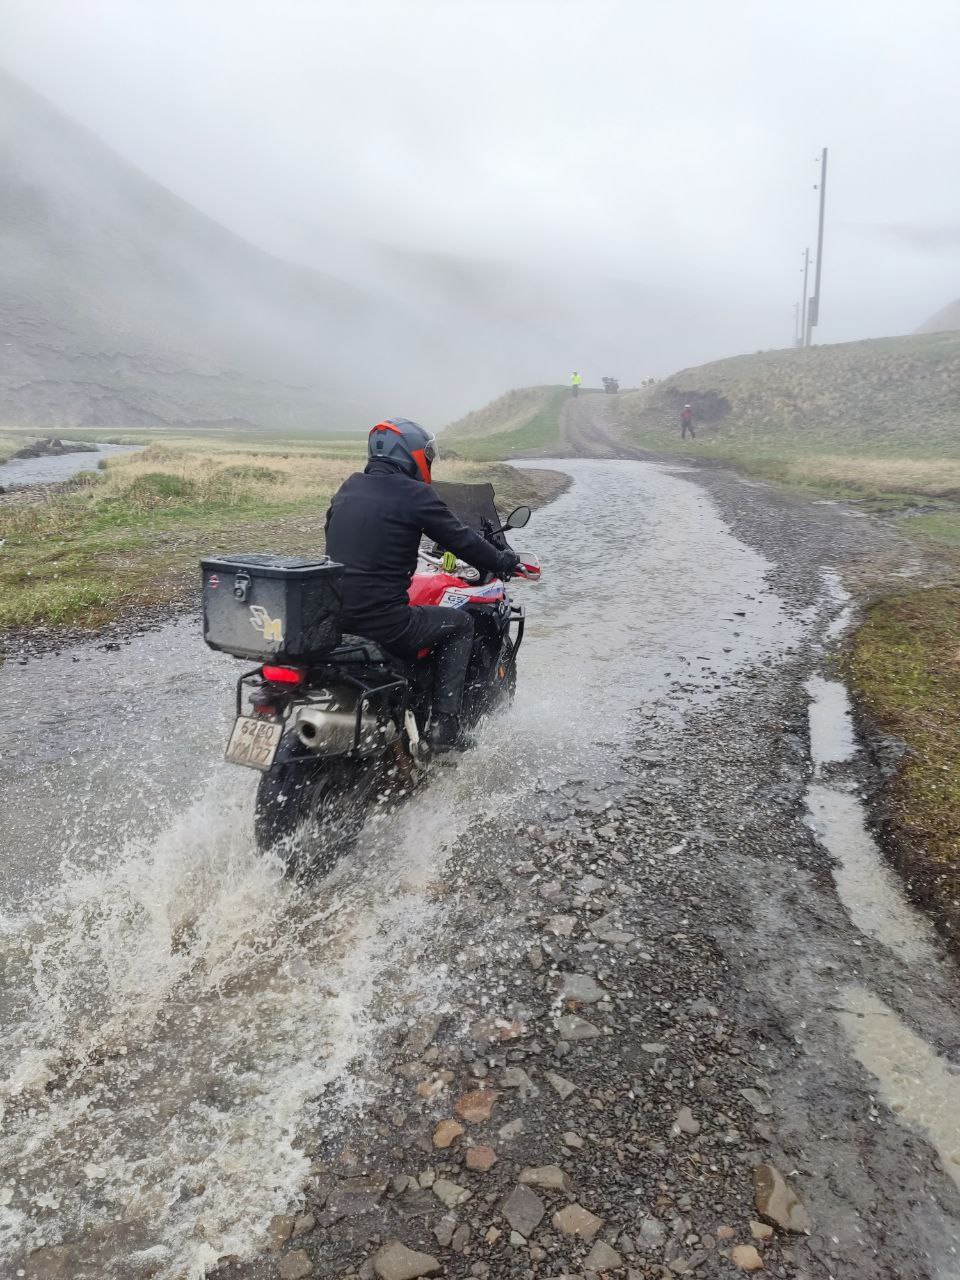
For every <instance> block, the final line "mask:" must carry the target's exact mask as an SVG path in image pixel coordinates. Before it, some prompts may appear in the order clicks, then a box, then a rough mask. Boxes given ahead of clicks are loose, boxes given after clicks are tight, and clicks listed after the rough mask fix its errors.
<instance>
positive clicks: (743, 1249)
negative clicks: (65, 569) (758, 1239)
mask: <svg viewBox="0 0 960 1280" xmlns="http://www.w3.org/2000/svg"><path fill="white" fill-rule="evenodd" d="M730 1261H731V1262H732V1263H734V1264H735V1265H736V1266H738V1267H739V1268H740V1270H741V1271H760V1270H761V1269H762V1268H763V1259H762V1258H761V1257H760V1255H759V1253H757V1251H756V1249H755V1248H754V1247H753V1245H752V1244H738V1245H737V1246H736V1247H735V1248H733V1249H731V1250H730Z"/></svg>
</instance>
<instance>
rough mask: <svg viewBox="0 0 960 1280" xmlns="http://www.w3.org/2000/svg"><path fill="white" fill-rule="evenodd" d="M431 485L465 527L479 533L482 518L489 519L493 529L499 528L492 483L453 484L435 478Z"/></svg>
mask: <svg viewBox="0 0 960 1280" xmlns="http://www.w3.org/2000/svg"><path fill="white" fill-rule="evenodd" d="M433 487H434V489H436V491H437V494H438V496H439V497H440V498H441V499H442V500H443V501H444V502H445V503H446V504H447V506H448V507H449V508H450V510H451V511H452V512H453V514H454V515H455V516H456V517H457V519H458V520H460V521H462V522H463V523H464V524H465V525H466V526H467V528H469V529H474V530H476V532H477V533H479V532H480V528H481V521H482V520H484V519H487V520H489V521H490V523H491V524H492V525H493V527H494V528H495V529H499V528H500V517H499V516H498V515H497V508H496V506H495V505H494V494H493V485H492V484H453V483H444V482H443V481H441V480H435V481H434V484H433Z"/></svg>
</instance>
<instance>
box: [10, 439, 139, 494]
mask: <svg viewBox="0 0 960 1280" xmlns="http://www.w3.org/2000/svg"><path fill="white" fill-rule="evenodd" d="M139 448H140V446H139V445H123V444H99V445H97V446H96V448H95V450H93V451H92V452H89V453H86V452H84V453H60V454H53V455H52V456H51V457H46V458H15V459H14V460H13V461H12V462H4V463H2V464H0V488H4V489H19V488H21V487H22V486H23V485H25V484H55V483H56V482H57V481H58V480H69V479H70V478H71V477H72V476H76V475H79V474H80V472H81V471H96V470H97V468H98V467H99V465H100V462H101V460H102V459H103V458H106V457H108V456H109V455H110V454H112V453H131V452H135V451H136V450H137V449H139Z"/></svg>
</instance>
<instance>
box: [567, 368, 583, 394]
mask: <svg viewBox="0 0 960 1280" xmlns="http://www.w3.org/2000/svg"><path fill="white" fill-rule="evenodd" d="M582 381H583V379H582V378H581V377H580V375H579V373H577V371H576V369H574V371H573V373H571V375H570V390H571V391H572V392H573V394H574V395H575V396H576V395H579V394H580V383H581V382H582Z"/></svg>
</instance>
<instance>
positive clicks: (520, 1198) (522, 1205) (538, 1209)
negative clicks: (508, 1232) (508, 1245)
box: [502, 1185, 547, 1239]
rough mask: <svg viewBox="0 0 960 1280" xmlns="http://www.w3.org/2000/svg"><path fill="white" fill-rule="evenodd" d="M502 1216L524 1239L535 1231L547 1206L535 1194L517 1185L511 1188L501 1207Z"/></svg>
mask: <svg viewBox="0 0 960 1280" xmlns="http://www.w3.org/2000/svg"><path fill="white" fill-rule="evenodd" d="M502 1212H503V1216H504V1217H505V1218H506V1220H507V1222H509V1224H510V1226H511V1227H512V1228H513V1230H514V1231H516V1232H517V1234H518V1235H521V1236H523V1237H524V1239H526V1238H527V1237H528V1236H530V1235H532V1233H533V1232H534V1231H536V1229H537V1227H538V1226H539V1225H540V1223H541V1221H542V1220H543V1215H544V1214H545V1213H546V1212H547V1206H546V1205H545V1204H544V1203H543V1201H542V1200H541V1199H540V1197H539V1196H538V1195H537V1194H536V1192H534V1191H531V1190H530V1188H529V1187H525V1186H523V1185H518V1186H516V1187H514V1188H513V1190H512V1191H511V1192H510V1194H509V1195H508V1196H507V1198H506V1200H504V1202H503V1205H502Z"/></svg>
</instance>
